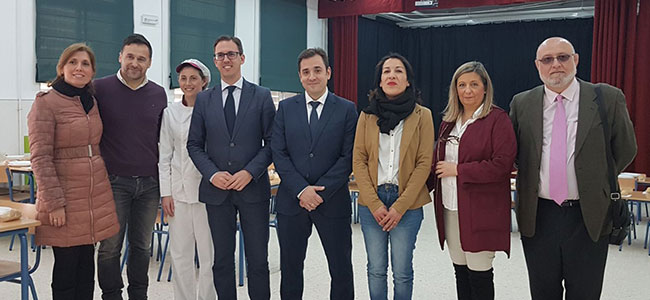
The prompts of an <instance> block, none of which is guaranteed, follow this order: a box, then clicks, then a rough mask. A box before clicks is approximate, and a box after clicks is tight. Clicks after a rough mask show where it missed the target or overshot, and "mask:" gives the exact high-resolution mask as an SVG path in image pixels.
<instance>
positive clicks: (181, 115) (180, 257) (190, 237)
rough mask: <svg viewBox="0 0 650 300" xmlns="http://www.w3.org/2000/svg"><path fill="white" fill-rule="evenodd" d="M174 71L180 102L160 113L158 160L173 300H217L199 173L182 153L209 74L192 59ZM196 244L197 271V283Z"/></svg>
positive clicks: (184, 152) (185, 150)
mask: <svg viewBox="0 0 650 300" xmlns="http://www.w3.org/2000/svg"><path fill="white" fill-rule="evenodd" d="M176 72H177V73H178V83H179V85H180V88H181V90H182V91H183V101H181V102H174V103H172V104H171V105H169V106H168V107H167V108H166V109H165V111H164V112H163V117H162V126H161V128H160V158H159V161H158V171H159V174H160V175H159V176H160V196H161V197H162V207H163V211H164V213H165V215H166V216H167V217H168V219H167V220H168V221H169V237H170V241H169V244H170V246H169V248H170V254H171V258H172V267H173V269H174V280H173V282H174V299H176V300H179V299H183V300H196V299H216V297H217V295H216V291H215V288H214V284H213V281H212V268H211V267H212V262H213V257H214V255H213V251H214V250H213V246H212V237H211V235H210V227H209V226H208V215H207V213H206V210H205V204H203V203H200V202H199V183H200V182H201V174H200V173H199V171H198V170H197V169H196V167H195V166H194V164H193V163H192V160H191V159H190V157H189V155H188V153H187V148H186V144H187V135H188V131H189V128H190V120H191V118H192V110H193V109H194V103H195V101H196V95H197V94H198V93H199V92H201V91H202V90H204V89H206V88H207V87H208V84H209V83H210V70H209V69H208V68H207V67H206V66H205V65H204V64H203V63H201V62H200V61H199V60H197V59H187V60H185V61H183V62H182V63H181V64H179V65H178V67H176ZM195 245H196V248H197V252H198V257H199V262H200V266H201V267H200V269H199V276H198V278H196V272H195V268H194V253H195V252H194V247H195ZM197 285H198V287H197ZM197 290H198V294H197ZM197 296H198V298H197Z"/></svg>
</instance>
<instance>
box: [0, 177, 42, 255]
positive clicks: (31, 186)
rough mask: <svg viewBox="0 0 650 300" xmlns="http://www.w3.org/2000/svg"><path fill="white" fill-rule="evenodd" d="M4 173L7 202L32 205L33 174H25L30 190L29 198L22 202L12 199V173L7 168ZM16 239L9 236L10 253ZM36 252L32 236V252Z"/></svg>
mask: <svg viewBox="0 0 650 300" xmlns="http://www.w3.org/2000/svg"><path fill="white" fill-rule="evenodd" d="M5 173H6V174H7V186H8V187H9V200H11V201H12V202H20V203H31V204H34V203H35V202H36V198H35V197H34V174H33V173H25V174H27V179H28V181H27V182H28V183H29V190H30V197H29V198H25V199H22V200H16V199H14V180H13V173H12V171H11V170H9V168H6V169H5ZM15 238H16V235H15V234H14V235H12V236H11V242H10V243H9V251H12V250H13V249H14V239H15ZM34 251H36V245H35V244H34V236H33V235H32V252H34Z"/></svg>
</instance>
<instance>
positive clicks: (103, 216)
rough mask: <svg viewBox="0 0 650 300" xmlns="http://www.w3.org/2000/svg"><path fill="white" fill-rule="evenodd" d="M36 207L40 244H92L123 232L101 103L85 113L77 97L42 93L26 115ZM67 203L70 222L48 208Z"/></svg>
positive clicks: (67, 215)
mask: <svg viewBox="0 0 650 300" xmlns="http://www.w3.org/2000/svg"><path fill="white" fill-rule="evenodd" d="M27 124H28V127H29V146H30V150H31V162H32V169H33V170H34V176H35V177H36V183H37V184H38V193H37V200H36V210H37V211H38V217H37V218H38V220H39V221H41V223H42V225H41V226H39V227H37V228H36V243H37V244H39V245H50V246H57V247H70V246H78V245H88V244H94V243H96V242H99V241H101V240H104V239H107V238H109V237H111V236H113V235H115V234H116V233H117V232H118V231H119V228H120V227H119V223H118V222H117V214H116V212H115V202H114V200H113V192H112V190H111V185H110V182H109V180H108V174H107V173H106V167H105V165H104V160H103V159H102V157H101V156H100V153H99V141H100V139H101V137H102V130H103V127H102V120H101V119H100V117H99V111H98V109H97V103H96V102H95V105H94V106H93V108H92V109H91V110H90V112H88V114H86V112H85V111H84V109H83V107H82V105H81V102H80V101H79V97H68V96H65V95H63V94H61V93H59V92H57V91H55V90H51V91H48V92H42V93H39V94H38V95H37V96H36V99H35V100H34V104H33V105H32V109H31V111H30V112H29V114H28V115H27ZM60 207H65V214H66V215H65V216H66V224H65V225H64V226H62V227H60V228H57V227H54V226H51V225H50V222H49V213H50V212H51V211H53V210H54V209H57V208H60Z"/></svg>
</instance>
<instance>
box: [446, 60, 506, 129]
mask: <svg viewBox="0 0 650 300" xmlns="http://www.w3.org/2000/svg"><path fill="white" fill-rule="evenodd" d="M466 73H476V74H477V75H478V76H479V77H481V81H483V86H484V87H485V96H484V97H483V108H482V109H481V112H480V113H479V115H478V119H480V118H484V117H485V116H487V115H488V114H489V113H490V111H492V106H493V104H494V89H493V88H492V80H490V75H488V72H487V70H485V66H483V64H482V63H480V62H478V61H470V62H466V63H464V64H462V65H461V66H460V67H458V69H456V72H454V76H453V77H452V79H451V83H450V84H449V101H448V102H447V107H445V110H444V111H443V114H444V115H443V117H442V120H443V121H445V122H456V120H458V117H459V116H460V115H461V114H462V113H463V105H462V104H461V103H460V99H459V98H458V89H457V88H456V83H457V82H458V77H460V76H461V75H463V74H466Z"/></svg>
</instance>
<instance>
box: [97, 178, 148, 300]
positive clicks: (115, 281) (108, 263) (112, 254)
mask: <svg viewBox="0 0 650 300" xmlns="http://www.w3.org/2000/svg"><path fill="white" fill-rule="evenodd" d="M109 179H110V181H111V187H112V189H113V197H114V198H115V209H116V211H117V219H118V221H119V223H120V232H119V233H118V234H116V235H114V236H112V237H110V238H108V239H106V240H103V241H101V243H100V244H99V251H98V255H97V279H99V287H100V288H101V289H102V299H122V288H123V287H124V283H123V282H122V274H121V271H120V256H121V251H122V242H123V241H124V233H125V229H128V234H127V238H128V239H129V245H128V247H129V249H128V255H129V257H128V260H127V266H126V274H127V277H128V280H129V287H128V293H129V299H147V287H148V285H149V276H148V271H149V259H150V247H151V232H152V230H153V224H154V222H155V220H156V214H157V212H158V204H159V202H160V189H159V186H158V177H131V176H115V175H109Z"/></svg>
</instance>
